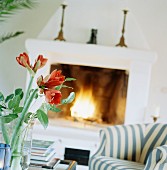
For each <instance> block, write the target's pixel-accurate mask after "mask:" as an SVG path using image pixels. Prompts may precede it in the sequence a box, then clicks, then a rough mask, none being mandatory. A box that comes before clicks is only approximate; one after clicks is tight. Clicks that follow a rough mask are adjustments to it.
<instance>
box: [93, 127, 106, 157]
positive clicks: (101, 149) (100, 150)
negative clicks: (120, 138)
mask: <svg viewBox="0 0 167 170" xmlns="http://www.w3.org/2000/svg"><path fill="white" fill-rule="evenodd" d="M105 145H106V136H105V133H104V131H103V130H100V143H99V146H98V148H97V151H96V152H95V153H94V154H93V155H92V156H91V157H95V156H104V149H105Z"/></svg>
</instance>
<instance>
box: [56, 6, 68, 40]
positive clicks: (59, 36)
mask: <svg viewBox="0 0 167 170" xmlns="http://www.w3.org/2000/svg"><path fill="white" fill-rule="evenodd" d="M61 6H62V19H61V24H60V31H59V34H58V36H57V38H55V39H54V40H60V41H66V40H65V38H64V35H63V26H64V15H65V8H66V7H67V4H62V5H61Z"/></svg>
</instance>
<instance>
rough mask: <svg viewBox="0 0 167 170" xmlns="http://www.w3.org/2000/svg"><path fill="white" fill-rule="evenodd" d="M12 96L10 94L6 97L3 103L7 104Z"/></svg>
mask: <svg viewBox="0 0 167 170" xmlns="http://www.w3.org/2000/svg"><path fill="white" fill-rule="evenodd" d="M13 97H14V94H10V95H9V96H7V97H6V99H5V103H7V102H8V101H9V100H10V99H13Z"/></svg>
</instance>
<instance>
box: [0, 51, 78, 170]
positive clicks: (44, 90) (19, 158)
mask: <svg viewBox="0 0 167 170" xmlns="http://www.w3.org/2000/svg"><path fill="white" fill-rule="evenodd" d="M16 60H17V62H18V63H19V64H20V65H21V66H23V67H25V68H26V69H27V70H28V72H29V74H30V81H29V85H28V88H27V90H26V93H25V95H24V92H23V90H22V89H21V88H18V89H16V90H15V91H14V92H13V93H12V94H10V95H8V96H6V97H5V96H4V95H3V94H2V92H0V125H1V131H2V136H3V139H4V142H5V143H6V144H9V145H10V146H11V152H12V157H11V170H21V169H28V166H29V162H28V163H27V165H26V166H25V165H24V163H23V162H24V159H30V158H29V157H24V158H23V156H24V154H23V152H24V147H25V146H26V145H27V144H26V142H25V141H26V140H27V138H28V132H29V131H30V130H32V125H33V122H34V120H36V119H38V120H39V122H40V123H41V124H42V125H43V127H44V128H46V127H47V126H48V115H47V112H48V111H49V110H51V111H54V112H60V111H61V109H60V108H59V106H60V105H63V104H67V103H71V102H72V101H73V99H74V97H75V93H74V92H71V93H70V94H69V96H68V97H67V98H66V99H62V94H61V90H62V88H65V87H68V86H66V85H64V83H65V82H66V81H73V80H75V79H74V78H65V76H63V75H62V73H61V71H60V70H54V71H53V72H52V73H51V74H50V75H48V76H46V77H45V78H43V76H42V75H41V76H40V77H39V78H38V79H37V88H35V89H32V83H33V80H34V77H35V74H36V73H37V71H38V70H39V69H40V68H42V67H43V66H45V64H46V62H47V59H46V58H44V57H43V56H42V55H39V56H38V58H37V59H36V61H35V64H34V65H33V66H32V65H30V60H29V56H28V54H27V53H23V54H20V55H19V56H18V57H16ZM43 95H45V102H43V103H42V102H41V103H42V104H41V106H40V107H39V108H37V110H36V111H35V112H31V111H30V107H31V106H32V105H33V103H34V102H35V101H36V100H40V98H41V96H43ZM11 124H12V125H13V126H12V127H11V126H9V125H11ZM29 144H30V147H31V139H30V140H29ZM29 154H30V153H29ZM29 161H30V160H29Z"/></svg>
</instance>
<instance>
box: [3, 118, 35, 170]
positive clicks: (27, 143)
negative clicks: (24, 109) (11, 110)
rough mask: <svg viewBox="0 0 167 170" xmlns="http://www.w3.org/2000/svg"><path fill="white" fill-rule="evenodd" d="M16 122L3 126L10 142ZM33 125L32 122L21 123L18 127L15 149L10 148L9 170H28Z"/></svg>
mask: <svg viewBox="0 0 167 170" xmlns="http://www.w3.org/2000/svg"><path fill="white" fill-rule="evenodd" d="M16 121H17V120H14V121H12V122H10V123H8V124H5V128H6V131H7V133H8V136H9V139H10V141H11V138H12V135H13V129H14V126H15V125H16ZM33 125H34V122H33V121H31V122H29V123H23V125H22V126H21V127H20V129H19V135H18V136H16V137H15V140H16V144H15V147H14V148H12V146H11V150H12V156H11V166H10V170H28V168H29V165H30V156H31V146H32V131H33ZM2 134H3V133H2ZM2 136H3V135H2ZM2 140H3V138H2Z"/></svg>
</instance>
